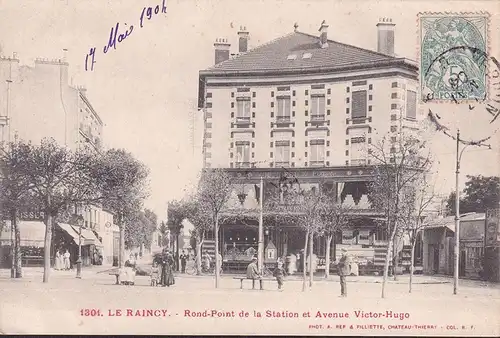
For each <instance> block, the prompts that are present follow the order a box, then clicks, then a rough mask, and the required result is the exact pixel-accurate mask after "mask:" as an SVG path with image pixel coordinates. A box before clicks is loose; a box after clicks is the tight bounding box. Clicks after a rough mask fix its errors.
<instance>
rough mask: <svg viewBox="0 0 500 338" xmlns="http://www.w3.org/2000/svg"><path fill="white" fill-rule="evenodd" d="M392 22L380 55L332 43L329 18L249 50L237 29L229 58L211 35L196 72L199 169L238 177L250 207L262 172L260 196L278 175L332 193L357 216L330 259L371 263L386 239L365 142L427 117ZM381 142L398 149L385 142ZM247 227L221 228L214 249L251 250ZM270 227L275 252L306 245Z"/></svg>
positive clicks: (292, 232) (321, 248)
mask: <svg viewBox="0 0 500 338" xmlns="http://www.w3.org/2000/svg"><path fill="white" fill-rule="evenodd" d="M394 28H395V26H394V24H393V23H392V22H391V20H389V19H383V20H381V21H380V22H379V23H378V24H377V28H376V29H377V34H378V38H379V41H378V48H379V49H378V51H376V52H375V51H370V50H367V49H363V48H359V47H356V46H351V45H348V44H344V43H339V42H336V41H334V40H330V39H329V36H328V25H327V24H326V23H325V22H323V23H322V24H321V26H320V28H319V36H314V35H310V34H306V33H302V32H299V31H298V30H297V27H295V30H294V32H293V33H291V34H288V35H285V36H283V37H280V38H278V39H276V40H273V41H271V42H269V43H267V44H264V45H262V46H258V47H256V48H254V49H251V50H247V47H248V37H249V33H248V32H247V31H246V29H242V30H241V31H240V32H239V33H238V34H239V48H238V51H239V53H238V54H235V55H231V54H230V45H229V44H228V43H227V41H226V40H224V39H217V40H216V43H215V44H214V47H215V62H216V64H215V65H214V66H213V67H210V68H208V69H206V70H202V71H200V76H199V108H200V109H201V111H202V112H203V114H204V121H205V133H204V140H203V150H204V153H203V156H204V159H203V162H204V167H205V168H225V169H227V170H228V171H229V172H230V173H231V174H232V175H234V177H235V178H237V179H238V181H239V182H240V183H241V186H240V187H239V188H237V190H239V191H237V192H235V194H234V195H235V196H236V195H240V194H241V196H243V195H244V196H246V199H248V201H244V202H242V205H247V204H248V207H249V208H251V206H250V205H258V202H257V199H258V197H257V196H255V193H253V192H252V191H253V189H254V186H255V185H256V184H259V180H260V178H261V177H262V178H263V180H264V198H266V197H265V196H267V194H272V193H273V192H272V190H273V186H275V185H276V183H277V182H278V181H279V180H280V179H282V177H283V175H284V173H286V174H285V175H287V176H288V177H293V178H294V179H297V181H298V182H300V185H301V189H317V190H316V191H320V190H322V191H326V190H328V191H333V193H334V194H335V195H336V196H337V198H338V200H339V201H342V202H343V203H347V204H350V205H351V206H353V207H354V208H355V209H356V213H357V214H358V215H359V216H360V217H357V218H356V220H353V224H352V229H351V230H346V231H344V232H343V233H342V234H339V235H338V236H337V238H336V241H335V242H336V246H335V248H336V249H333V248H330V250H332V251H333V256H335V251H336V250H338V249H339V248H340V246H342V245H346V246H349V249H350V251H351V252H353V254H355V255H356V256H358V257H363V260H365V261H369V262H371V263H373V262H374V261H375V258H374V257H375V249H376V246H377V243H379V244H383V243H385V240H386V235H385V234H384V231H378V229H379V228H380V227H378V226H377V219H380V215H381V214H380V212H377V211H376V210H373V209H372V208H371V206H370V204H369V203H368V196H367V193H368V184H369V182H370V181H371V180H372V179H373V165H374V164H376V163H372V160H371V159H370V156H369V150H368V148H369V147H370V144H372V143H374V142H377V141H378V139H379V138H380V137H381V136H386V137H387V136H389V138H390V140H391V142H392V143H394V144H395V143H396V140H397V138H398V137H400V135H401V134H402V133H405V132H411V131H414V130H418V121H419V120H421V119H422V118H423V114H422V113H421V112H420V111H419V109H418V107H417V86H418V84H417V72H418V68H417V65H416V63H415V62H414V61H411V60H408V59H406V58H400V57H396V56H394V39H393V37H394ZM374 30H375V29H374ZM387 147H388V149H387V151H390V152H391V153H395V152H396V151H397V149H396V148H395V146H394V145H391V144H390V143H389V144H388V145H387ZM254 220H255V219H254ZM250 223H251V222H250ZM248 224H249V221H245V222H236V223H234V222H233V224H224V225H223V226H222V230H221V243H222V247H221V248H219V249H220V250H221V251H222V252H223V253H224V254H225V256H226V257H225V258H224V260H225V261H228V260H231V259H230V258H229V257H231V256H232V257H235V254H234V252H238V253H246V252H249V250H250V249H251V248H256V240H255V238H256V227H255V222H253V224H251V225H250V226H249V225H248ZM266 233H267V234H268V235H266V243H270V244H272V246H275V247H276V249H277V251H278V255H279V256H282V255H289V254H291V253H298V252H299V250H300V248H301V247H303V234H302V232H301V231H300V230H299V229H295V228H293V227H291V226H287V225H281V226H273V227H271V226H268V228H267V229H266ZM322 243H323V242H322V240H321V239H318V243H316V244H317V245H315V247H316V248H317V249H315V254H316V255H317V256H318V266H321V257H324V255H325V250H327V249H326V248H325V245H324V244H322ZM266 245H267V244H266ZM231 249H232V251H231ZM229 251H231V252H233V253H232V254H230V253H229ZM250 251H251V250H250ZM243 256H245V255H243Z"/></svg>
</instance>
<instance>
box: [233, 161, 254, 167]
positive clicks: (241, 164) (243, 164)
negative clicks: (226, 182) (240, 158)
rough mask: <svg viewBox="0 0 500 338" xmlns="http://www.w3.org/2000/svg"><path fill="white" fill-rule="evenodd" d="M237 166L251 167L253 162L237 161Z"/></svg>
mask: <svg viewBox="0 0 500 338" xmlns="http://www.w3.org/2000/svg"><path fill="white" fill-rule="evenodd" d="M234 166H235V167H236V168H251V167H252V163H251V162H236V163H235V164H234Z"/></svg>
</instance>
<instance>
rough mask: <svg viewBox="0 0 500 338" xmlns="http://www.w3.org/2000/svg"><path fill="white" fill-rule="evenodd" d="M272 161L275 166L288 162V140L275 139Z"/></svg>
mask: <svg viewBox="0 0 500 338" xmlns="http://www.w3.org/2000/svg"><path fill="white" fill-rule="evenodd" d="M275 148H276V150H275V153H276V156H275V158H274V162H275V164H276V166H283V165H288V163H289V162H290V141H276V144H275Z"/></svg>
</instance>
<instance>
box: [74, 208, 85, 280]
mask: <svg viewBox="0 0 500 338" xmlns="http://www.w3.org/2000/svg"><path fill="white" fill-rule="evenodd" d="M83 222H84V220H83V216H82V215H77V216H76V217H75V223H76V225H78V259H77V260H76V278H80V279H81V278H82V226H83Z"/></svg>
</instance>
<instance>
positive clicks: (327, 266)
mask: <svg viewBox="0 0 500 338" xmlns="http://www.w3.org/2000/svg"><path fill="white" fill-rule="evenodd" d="M332 239H333V236H332V235H328V236H326V253H325V256H326V257H325V279H328V278H329V277H330V247H331V246H332Z"/></svg>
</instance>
